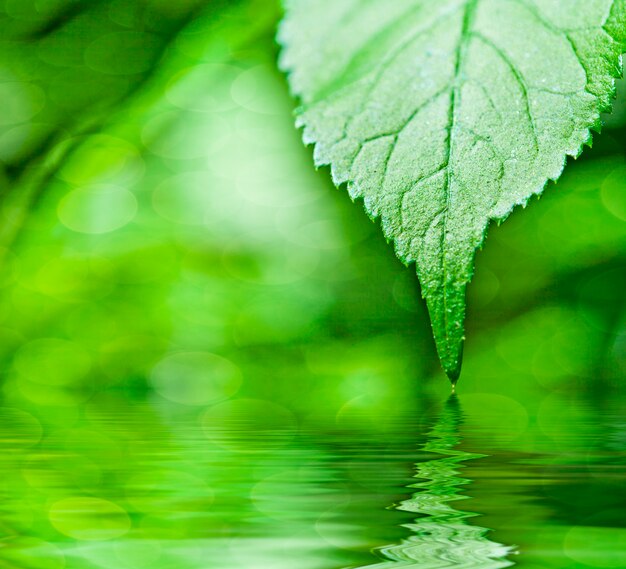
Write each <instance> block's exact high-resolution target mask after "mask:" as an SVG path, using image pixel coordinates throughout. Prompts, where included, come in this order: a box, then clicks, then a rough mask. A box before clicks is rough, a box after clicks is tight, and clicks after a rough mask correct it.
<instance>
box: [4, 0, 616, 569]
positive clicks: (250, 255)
mask: <svg viewBox="0 0 626 569" xmlns="http://www.w3.org/2000/svg"><path fill="white" fill-rule="evenodd" d="M279 16H280V8H279V5H278V2H274V1H270V0H264V1H260V0H259V1H255V0H239V1H232V2H228V1H213V2H211V1H208V0H177V1H176V2H171V1H170V0H132V1H128V0H4V1H3V2H0V31H1V33H0V38H1V39H0V43H1V49H0V101H2V104H1V105H0V220H1V221H0V239H1V241H0V248H1V252H2V265H1V269H0V291H1V294H0V307H1V308H0V338H1V342H0V370H1V372H2V409H0V425H1V426H2V432H1V433H0V446H2V447H3V452H2V455H1V456H2V459H1V460H2V466H1V467H0V468H1V469H2V472H3V482H2V484H1V485H0V489H1V491H2V496H3V500H2V507H1V508H0V531H1V532H2V539H1V540H0V567H3V568H4V567H28V568H30V567H33V568H37V569H39V568H48V567H50V568H57V567H59V568H60V567H77V568H79V569H83V568H88V567H157V566H159V567H177V568H182V569H188V568H195V567H204V568H206V567H209V568H211V569H213V568H215V569H230V568H231V567H239V568H243V569H246V568H251V569H252V568H254V569H257V568H264V567H272V568H280V567H290V568H291V567H298V569H307V568H309V567H310V568H311V569H313V568H318V567H320V568H322V567H329V568H330V567H344V566H348V565H349V566H357V565H358V566H360V565H367V564H368V563H374V562H375V556H374V555H373V554H371V553H370V549H372V548H374V547H382V546H384V545H386V544H388V543H390V542H393V541H394V540H395V541H399V540H401V539H402V538H403V537H405V536H406V535H407V533H410V531H409V530H407V529H406V528H404V527H402V524H404V523H406V522H407V521H408V520H410V519H412V518H411V516H408V517H407V515H406V514H405V513H401V512H399V511H393V512H390V511H388V510H385V508H387V507H390V506H392V504H393V503H398V502H399V501H400V500H401V499H402V497H403V496H404V497H406V495H407V494H408V492H407V491H406V490H403V487H404V486H406V485H407V484H409V483H410V482H411V477H412V476H413V475H414V473H412V472H411V463H413V462H419V461H420V460H424V461H426V462H427V463H428V461H429V460H437V458H436V457H433V456H432V453H436V452H439V451H442V452H444V454H445V453H446V452H448V450H449V448H448V446H446V445H448V442H445V444H444V443H442V438H441V433H440V430H441V428H440V427H437V426H436V425H437V424H439V423H437V421H440V422H441V421H443V422H444V425H448V427H446V428H450V429H452V430H453V431H454V433H453V434H452V435H450V436H452V439H453V441H456V442H454V445H457V444H461V443H460V441H465V443H464V444H466V445H469V447H473V448H471V449H470V448H468V450H467V452H470V453H480V454H484V455H495V456H496V457H499V462H498V461H496V462H494V463H493V464H491V463H489V462H488V461H487V462H486V463H483V464H484V465H485V466H483V467H482V468H484V469H486V470H487V471H488V472H489V473H490V475H489V477H487V476H485V477H482V478H481V472H482V471H481V468H479V467H478V466H476V467H474V468H475V469H476V476H477V477H478V478H477V479H473V478H472V480H473V482H474V486H473V488H474V491H473V492H472V491H469V492H470V494H472V496H473V500H472V503H473V504H475V505H474V506H473V508H474V509H473V510H472V511H474V512H480V513H481V514H483V515H484V518H485V519H484V523H483V522H481V523H482V525H485V527H488V528H491V529H494V530H496V531H495V535H498V531H500V535H501V537H500V540H501V541H503V542H506V543H507V545H510V544H524V543H526V542H528V547H526V548H523V547H522V546H521V545H520V553H521V554H522V555H521V556H520V559H521V563H522V564H523V563H526V565H525V566H528V567H552V566H554V567H623V566H626V537H625V532H624V529H623V527H622V525H623V523H622V522H621V521H619V522H618V521H616V520H617V516H616V514H615V512H618V511H620V508H623V507H624V506H625V505H626V504H625V503H624V502H625V501H626V498H625V496H626V494H625V493H624V490H625V489H626V485H625V483H624V474H623V466H624V455H625V448H626V435H625V433H626V422H624V420H623V419H622V418H623V416H624V414H623V410H624V407H626V398H625V393H624V387H623V385H622V380H623V379H624V376H625V375H626V374H625V372H626V304H625V295H624V287H625V284H626V264H625V259H626V223H625V222H626V159H625V157H626V145H625V140H626V139H625V134H626V129H625V126H624V125H625V123H626V117H625V116H624V115H625V113H624V112H623V109H624V108H626V105H625V104H624V103H621V102H620V101H618V104H617V106H618V108H617V111H616V113H615V115H614V116H612V117H611V118H610V119H609V120H608V124H607V128H606V129H605V131H604V132H603V134H602V135H601V136H596V140H595V142H594V148H593V149H588V150H587V151H586V152H585V153H584V154H583V157H582V158H580V159H579V160H577V161H571V163H570V165H569V166H568V168H567V169H566V173H565V175H564V176H563V178H562V180H561V181H559V183H558V184H552V185H551V186H550V187H548V189H547V190H546V192H545V195H544V197H542V198H541V199H540V200H535V201H533V202H532V203H531V204H530V205H529V207H528V208H527V209H526V210H524V211H522V210H520V211H516V212H515V213H514V214H513V215H512V216H511V218H510V219H509V220H507V222H506V223H505V224H503V225H502V226H501V227H492V228H491V230H490V234H489V238H488V239H487V242H486V245H485V247H484V250H483V251H480V252H479V253H478V255H477V268H476V273H475V274H476V276H475V279H474V282H473V283H472V284H471V286H470V288H469V299H468V302H469V309H468V321H467V336H468V340H467V345H466V350H465V363H464V370H463V374H462V377H461V380H460V384H459V389H460V391H461V395H460V398H459V400H460V403H461V406H462V408H463V417H464V418H463V420H460V419H458V420H456V419H455V420H454V421H450V419H449V418H448V419H446V417H447V416H446V415H445V413H444V415H441V416H440V415H439V408H440V407H441V405H442V402H443V401H444V400H445V398H446V397H447V394H448V393H449V389H450V388H449V384H448V383H447V380H446V379H445V376H444V375H443V373H442V372H441V370H440V368H439V363H438V360H437V357H436V353H435V349H434V344H433V341H432V338H431V333H430V325H429V322H428V317H427V314H426V311H425V307H424V303H423V302H422V300H421V297H420V290H419V284H418V282H417V279H416V277H415V271H414V269H413V268H412V267H411V268H406V267H403V266H402V265H401V264H400V262H399V261H397V259H396V258H395V257H394V253H393V248H392V247H391V246H390V245H389V244H387V243H385V240H384V238H383V237H382V234H381V231H380V229H379V227H378V226H377V224H374V223H372V222H371V221H369V219H368V218H367V216H366V215H365V214H364V212H363V211H362V208H361V207H360V204H356V205H355V204H352V203H351V202H350V199H349V198H348V196H347V193H346V192H344V191H343V190H341V191H338V190H336V189H334V188H333V187H332V184H331V183H330V181H329V176H328V172H326V171H320V172H316V171H314V169H313V167H312V159H311V151H310V149H307V148H305V147H303V145H302V144H301V141H300V135H299V133H298V132H297V131H296V130H295V128H294V126H293V119H292V111H293V107H294V102H293V101H292V100H291V98H290V97H289V94H288V92H287V88H286V83H285V79H284V77H282V76H281V74H280V73H279V72H278V71H277V69H276V64H275V61H276V58H277V46H276V44H275V41H274V34H275V26H276V22H277V21H278V18H279ZM433 425H435V427H433ZM450 425H452V427H450ZM462 425H465V427H462ZM432 428H435V431H434V432H435V435H433V434H432V433H433V431H432ZM438 428H439V431H438V430H437V429H438ZM429 429H430V430H429ZM459 429H466V430H465V431H463V432H461V433H460V432H459ZM307 433H308V434H307ZM429 433H430V435H429ZM499 434H502V436H500V435H499ZM433 436H434V439H433ZM447 440H448V439H446V441H447ZM433 441H434V442H433ZM607 441H608V443H607ZM609 443H610V444H609ZM429 444H430V447H433V444H434V447H433V448H429V449H428V450H427V451H425V450H419V449H420V448H422V449H423V448H425V447H424V445H426V447H428V445H429ZM607 444H609V446H608V447H607V446H606V445H607ZM442 445H443V446H442ZM454 445H453V446H454ZM611 445H613V446H611ZM450 448H452V447H450ZM464 452H465V451H464ZM420 453H421V454H420ZM424 453H426V454H424ZM429 453H430V454H429ZM422 455H423V456H422ZM477 456H478V455H477ZM512 456H514V457H515V460H513V459H512V458H511V457H512ZM420 457H422V458H420ZM537 457H539V458H537ZM581 457H582V458H581ZM474 458H475V457H474V455H473V454H472V455H471V456H470V457H469V460H473V459H474ZM535 459H537V460H538V461H539V462H538V463H533V462H532V461H533V460H535ZM459 460H460V461H467V460H468V456H467V455H466V454H462V455H460V459H459ZM519 461H521V462H519ZM581 461H582V466H581ZM437 464H438V463H437ZM454 464H456V462H455V463H454ZM467 464H469V462H468V463H467ZM476 464H478V463H476ZM490 464H491V466H489V465H490ZM520 464H525V465H526V467H525V468H526V471H525V473H526V476H527V478H528V480H530V479H532V478H533V477H538V478H541V477H546V478H547V479H550V480H554V479H558V478H559V477H563V479H562V480H561V482H562V483H561V484H555V488H556V489H554V490H552V489H551V490H550V491H549V492H548V493H547V494H546V493H545V492H543V490H542V492H541V493H540V496H539V495H535V496H533V494H532V492H534V491H536V489H534V486H533V484H532V482H528V484H527V485H526V486H524V485H522V486H523V487H524V489H525V490H524V491H525V492H528V493H529V495H530V497H528V496H526V498H525V499H522V498H521V497H520V496H519V494H520V493H521V490H520V488H521V486H520V484H521V483H520V482H518V483H517V485H515V484H513V483H512V482H511V481H510V477H512V476H513V473H514V472H516V471H517V470H519V468H520V466H519V465H520ZM533 465H534V466H533ZM564 465H565V466H564ZM568 465H569V466H568ZM539 466H540V468H539ZM566 466H567V468H569V470H567V468H566ZM579 467H580V469H582V470H580V471H579V470H576V468H579ZM614 467H619V469H618V470H616V469H615V468H614ZM463 468H465V467H463ZM466 468H467V470H469V469H470V467H469V466H467V467H466ZM535 468H536V469H537V471H535V470H533V469H535ZM564 469H565V470H564ZM574 470H575V471H576V473H577V474H576V477H575V480H573V479H571V478H568V477H567V476H569V474H571V473H572V472H573V471H574ZM566 471H567V472H568V473H569V474H567V473H566ZM505 473H507V474H506V475H505ZM609 473H612V474H610V476H609ZM419 475H420V474H419V471H418V476H419ZM509 475H510V476H509ZM520 476H521V475H520ZM609 478H610V480H609ZM436 480H437V479H436V478H435V481H436ZM607 480H609V481H608V482H607ZM467 482H468V481H467V480H465V479H464V480H462V481H460V482H459V481H456V482H455V481H453V482H452V486H453V488H452V490H451V492H452V494H453V495H455V494H456V492H457V491H459V488H460V487H464V486H466V485H467ZM481 484H483V485H484V486H483V487H481ZM607 484H609V486H607ZM611 484H612V485H613V486H610V485H611ZM457 487H458V488H457ZM607 487H610V488H612V490H611V496H612V497H613V499H612V501H611V500H608V501H607V499H606V495H607V494H606V492H607ZM481 488H482V490H481ZM427 491H428V489H427ZM294 500H295V502H294ZM298 500H300V502H298ZM576 500H577V502H576ZM619 500H621V503H617V502H618V501H619ZM599 503H600V504H601V505H603V509H602V511H601V512H600V513H598V511H596V510H597V506H598V504H599ZM566 506H567V507H566ZM412 508H413V509H411V508H409V511H417V512H418V513H419V512H421V515H429V513H428V511H426V512H423V511H422V510H420V509H419V507H417V506H412ZM416 508H417V509H416ZM511 508H514V509H515V511H516V512H517V513H516V516H513V518H514V519H512V518H511V516H510V513H511ZM542 508H543V509H542ZM405 509H406V508H405ZM622 511H623V510H622ZM381 512H386V513H385V514H382V513H381ZM602 512H604V514H603V515H604V518H602V519H601V520H600V521H598V519H597V516H598V515H601V514H602ZM607 512H608V513H607ZM383 516H386V517H384V518H383ZM593 516H596V517H595V518H594V517H593ZM413 517H414V516H413ZM587 518H590V519H591V518H593V519H594V520H595V521H592V522H589V523H588V524H587V525H585V523H583V522H582V521H581V520H584V519H587ZM520 520H521V521H520ZM548 520H549V521H548ZM463 523H465V522H463ZM355 524H356V525H355ZM359 524H360V525H359ZM548 526H549V527H550V528H551V531H547V530H546V531H544V532H543V533H542V534H541V535H542V537H538V534H537V532H536V530H537V528H538V527H539V528H542V529H545V528H546V527H548ZM580 528H583V530H581V529H580ZM589 528H591V529H589ZM593 531H596V534H597V535H596V534H592V533H589V532H593ZM576 532H579V533H580V532H583V533H584V536H589V535H594V536H595V537H594V538H593V540H592V541H594V542H595V543H596V544H597V543H600V544H601V545H598V546H597V550H593V551H590V550H588V549H587V545H581V544H580V543H579V542H580V540H581V539H582V538H580V535H579V533H576ZM313 536H314V537H313ZM538 539H539V540H543V542H541V543H539V544H538V543H537V540H538ZM533 540H534V541H533ZM577 540H578V541H577ZM603 540H604V541H603ZM620 540H621V541H620ZM583 541H584V542H585V543H586V541H587V538H586V537H585V539H583ZM226 542H228V543H229V544H230V545H228V546H225V545H224V544H225V543H226ZM233 543H234V544H236V545H233ZM279 543H280V544H283V545H280V546H279V545H278V544H279ZM616 543H621V545H620V546H615V544H616ZM602 544H604V545H602ZM606 544H612V545H611V547H608V546H607V545H606ZM533 548H534V549H533ZM283 549H284V551H282V550H283ZM608 549H611V550H612V553H609V552H607V550H608ZM208 551H213V552H214V553H211V554H208V553H207V552H208ZM281 551H282V553H281ZM533 551H535V553H533ZM546 551H549V552H550V555H547V554H546V553H545V552H546ZM215 552H219V554H218V553H215ZM296 553H297V556H295V557H294V555H296ZM499 554H500V555H502V556H504V555H505V554H506V552H504V553H503V552H500V553H499ZM207 555H209V557H208V559H209V560H208V561H207ZM377 555H378V557H381V556H382V557H383V558H386V557H385V554H380V553H379V554H377ZM524 555H526V556H527V557H524ZM533 555H535V557H533ZM387 557H389V556H388V555H387ZM409 559H410V558H409ZM524 559H526V561H524ZM598 560H600V561H598ZM516 561H518V562H519V560H517V559H516ZM207 563H208V564H207ZM398 563H400V562H395V561H389V564H390V566H395V565H397V564H398ZM477 563H478V564H477V565H476V566H477V567H478V566H480V567H489V566H490V565H488V564H487V563H486V561H484V560H483V561H482V562H480V560H479V562H477ZM481 563H482V564H481ZM498 563H505V564H499V565H498V564H495V565H493V567H500V566H502V567H504V566H507V565H508V562H498ZM552 563H554V564H553V565H552ZM385 566H386V565H385ZM398 566H400V565H398ZM401 566H406V567H409V566H410V567H413V566H416V567H428V566H430V565H428V563H427V561H424V562H422V563H421V564H417V565H401Z"/></svg>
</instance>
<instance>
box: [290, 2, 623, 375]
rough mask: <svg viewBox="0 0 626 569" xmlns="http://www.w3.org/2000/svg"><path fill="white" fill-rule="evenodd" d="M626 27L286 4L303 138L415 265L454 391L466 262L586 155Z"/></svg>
mask: <svg viewBox="0 0 626 569" xmlns="http://www.w3.org/2000/svg"><path fill="white" fill-rule="evenodd" d="M625 24H626V5H625V4H624V2H622V1H613V0H580V1H576V2H563V1H559V0H541V1H536V2H535V1H532V0H506V1H502V0H483V1H480V0H447V1H444V2H437V3H432V2H425V1H423V0H398V1H395V2H391V3H390V2H383V1H382V0H378V1H373V2H364V1H359V0H353V1H351V2H331V1H329V0H324V1H318V2H308V1H304V0H290V1H288V2H287V9H286V17H285V20H284V22H283V25H282V28H281V32H280V34H279V39H280V42H281V43H282V45H283V46H284V51H283V54H282V67H283V68H284V69H285V70H287V71H288V72H289V77H290V83H291V87H292V90H293V91H294V93H295V94H296V95H298V96H299V97H300V98H301V101H302V107H301V108H300V109H299V112H298V125H300V126H304V140H305V142H307V143H314V144H315V163H316V165H318V166H323V165H330V167H331V172H332V177H333V180H334V182H335V183H336V184H337V185H340V184H347V187H348V191H349V192H350V195H351V196H352V197H353V198H363V200H364V204H365V208H366V210H367V212H368V213H369V214H370V215H371V216H372V217H375V218H377V217H380V219H381V221H382V227H383V231H384V233H385V235H386V237H387V238H388V239H390V240H393V241H394V243H395V248H396V252H397V254H398V256H399V257H400V258H401V259H402V260H403V261H404V262H405V263H412V262H415V264H416V268H417V273H418V276H419V278H420V282H421V285H422V294H423V296H424V297H425V299H426V301H427V304H428V308H429V312H430V317H431V322H432V327H433V331H434V336H435V340H436V344H437V348H438V352H439V357H440V359H441V362H442V364H443V367H444V369H445V371H446V372H447V374H448V376H449V377H450V379H451V380H452V381H453V382H454V381H456V380H457V378H458V375H459V373H460V366H461V357H462V348H463V341H464V319H465V309H466V308H465V290H466V286H467V283H468V282H469V281H470V279H471V277H472V274H473V264H474V254H475V251H476V249H477V248H478V247H480V246H481V244H482V243H483V240H484V237H485V233H486V230H487V228H488V226H489V223H490V222H491V221H494V220H495V221H502V220H504V219H505V218H506V217H507V216H508V215H509V213H510V212H511V210H512V209H513V208H514V207H515V206H516V205H526V203H527V202H528V200H529V198H530V197H531V196H533V195H536V194H539V193H541V192H542V190H543V189H544V187H545V185H546V183H547V182H548V181H549V180H556V179H557V178H558V177H559V176H560V175H561V172H562V170H563V166H564V163H565V159H566V157H567V156H573V157H576V156H578V155H579V154H580V152H581V150H582V147H583V145H584V144H586V143H590V140H591V135H590V129H591V128H597V127H598V126H599V123H600V114H601V113H602V112H604V111H606V110H608V108H609V107H610V101H611V98H612V97H613V95H614V83H615V81H614V80H615V78H616V77H618V76H619V75H620V73H621V64H620V54H621V53H622V50H623V41H624V39H625V36H624V34H625V31H626V30H625Z"/></svg>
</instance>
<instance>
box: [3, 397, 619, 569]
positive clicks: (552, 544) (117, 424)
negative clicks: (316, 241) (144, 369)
mask: <svg viewBox="0 0 626 569" xmlns="http://www.w3.org/2000/svg"><path fill="white" fill-rule="evenodd" d="M118 403H119V402H118V401H116V400H115V399H114V398H113V399H111V400H109V401H104V402H99V403H94V404H93V405H87V406H86V408H85V410H84V412H83V413H82V414H81V416H73V415H72V414H71V413H69V414H67V416H63V414H56V415H55V414H53V413H48V414H47V415H46V414H44V413H42V412H41V409H39V414H38V413H37V412H36V411H37V410H35V409H32V408H31V409H29V410H25V409H19V408H17V407H4V408H3V409H2V413H1V422H2V438H1V439H0V444H1V446H2V449H1V451H2V452H1V454H0V457H1V458H0V460H1V463H0V468H1V469H2V503H1V509H0V513H1V520H0V523H1V525H0V527H1V531H2V534H3V535H2V541H1V542H0V543H1V545H2V547H1V549H0V559H1V560H2V564H1V565H0V566H1V567H24V568H33V569H34V568H37V569H40V568H43V569H47V568H62V567H67V568H76V569H85V568H96V567H103V568H108V567H111V568H113V567H116V568H118V567H122V568H140V567H159V568H161V567H163V568H169V567H171V568H180V569H196V568H198V569H199V568H203V569H207V568H210V569H213V568H215V569H231V568H232V569H234V568H237V569H260V568H268V569H269V568H273V569H281V568H285V569H286V568H289V569H291V568H298V569H341V568H364V567H378V568H385V569H391V568H395V567H397V568H401V567H402V568H408V567H411V568H413V567H415V568H417V567H420V568H425V569H426V568H430V567H463V568H473V567H476V568H482V569H484V568H500V567H509V566H513V565H517V566H519V567H524V568H530V567H537V568H539V567H544V568H551V567H554V568H557V567H624V566H626V522H624V519H623V511H624V506H626V493H625V492H624V489H625V487H626V469H625V453H624V450H625V446H626V422H625V421H624V419H623V413H622V412H621V409H620V408H619V405H617V404H605V403H603V404H599V403H597V402H595V403H592V402H590V401H588V400H582V399H573V398H571V397H558V396H555V397H554V398H552V399H551V400H548V401H547V402H544V403H543V404H542V407H541V409H540V410H539V412H538V413H537V414H536V415H535V416H530V415H529V414H528V413H525V412H524V410H523V409H524V408H523V407H521V406H519V405H518V404H517V403H516V402H515V401H513V400H512V399H509V398H508V397H504V396H498V395H476V394H471V395H466V396H463V395H461V396H459V397H458V398H457V397H453V398H450V399H449V400H447V401H446V400H442V401H441V402H438V403H435V404H434V405H432V406H429V407H428V408H425V409H423V410H422V411H421V412H420V413H417V414H415V415H411V416H404V415H403V416H393V417H392V418H390V419H389V420H388V421H381V419H380V417H372V416H368V415H367V414H363V415H360V414H358V413H357V414H353V415H352V416H350V417H349V418H348V417H337V418H335V419H333V420H331V419H328V420H325V419H320V418H316V419H307V418H301V417H296V416H295V415H291V414H287V413H284V412H282V415H281V408H280V407H278V406H275V407H272V404H271V403H270V402H269V401H261V400H254V399H240V400H233V401H230V402H226V403H222V404H219V405H217V406H213V407H210V408H207V409H203V410H202V411H200V412H198V411H190V410H188V409H184V408H182V407H180V406H172V405H170V404H165V403H164V402H162V401H156V400H155V401H144V402H136V403H135V404H133V405H128V404H126V405H119V404H118Z"/></svg>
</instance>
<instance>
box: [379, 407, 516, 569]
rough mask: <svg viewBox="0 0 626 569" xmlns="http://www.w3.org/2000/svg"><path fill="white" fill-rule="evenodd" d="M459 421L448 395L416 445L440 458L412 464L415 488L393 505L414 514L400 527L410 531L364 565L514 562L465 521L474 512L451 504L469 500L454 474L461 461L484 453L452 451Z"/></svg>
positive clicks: (494, 567)
mask: <svg viewBox="0 0 626 569" xmlns="http://www.w3.org/2000/svg"><path fill="white" fill-rule="evenodd" d="M462 421H463V415H462V411H461V407H460V404H459V401H458V399H457V398H456V396H454V395H453V396H451V397H450V399H449V400H448V401H447V403H446V405H445V407H444V409H443V411H442V412H441V414H440V416H439V418H438V420H437V422H436V423H435V425H434V426H433V427H432V429H431V430H430V431H429V432H428V437H427V442H426V443H425V444H424V445H423V446H422V450H424V451H426V452H429V453H433V454H436V455H438V456H441V458H436V459H433V460H428V461H425V462H421V463H418V464H417V465H416V473H415V478H417V479H419V480H420V482H417V483H415V484H412V485H410V486H409V488H415V489H416V492H415V493H414V494H413V496H411V498H409V499H408V500H404V501H403V502H401V503H400V504H398V506H397V509H399V510H403V511H406V512H412V513H415V514H418V518H417V519H416V520H415V522H414V523H411V524H406V525H405V526H404V527H406V528H408V529H409V530H410V531H411V532H412V535H411V536H410V537H408V538H406V539H404V540H402V541H401V542H400V543H398V544H394V545H389V546H386V547H382V548H380V549H379V550H378V551H379V553H380V554H381V555H382V556H383V557H384V558H385V559H384V561H381V562H380V563H376V564H374V565H369V566H368V569H373V568H378V569H382V568H386V569H387V568H389V569H391V568H394V569H399V568H400V567H405V568H418V567H419V568H420V569H431V568H437V569H442V568H445V567H454V568H458V569H461V568H462V569H474V568H476V569H501V568H503V567H510V566H512V565H514V563H513V562H512V561H510V560H508V559H507V556H509V555H511V554H513V553H514V551H515V550H514V548H513V547H510V546H507V545H503V544H501V543H497V542H495V541H492V540H491V539H489V538H488V537H487V535H488V533H489V531H490V530H489V529H487V528H483V527H480V526H478V525H475V524H471V525H470V523H469V521H468V520H469V519H470V518H473V517H475V516H477V515H478V514H475V513H473V512H469V511H465V510H460V509H456V508H454V507H453V506H452V503H453V502H456V501H459V500H465V499H467V498H469V496H466V495H462V494H461V490H462V489H463V487H464V486H466V485H468V484H469V483H470V482H471V480H470V479H468V478H463V477H462V476H460V471H461V469H463V468H464V467H465V465H464V464H463V463H464V462H467V461H469V460H475V459H479V458H483V457H484V456H485V455H481V454H475V453H470V452H466V451H463V450H460V449H458V445H459V443H460V442H461V437H460V435H459V427H460V425H461V423H462Z"/></svg>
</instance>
